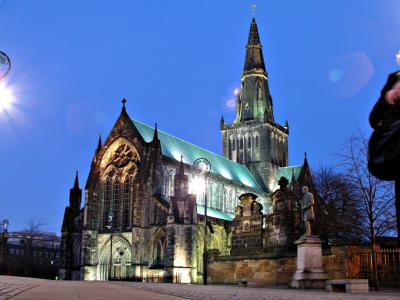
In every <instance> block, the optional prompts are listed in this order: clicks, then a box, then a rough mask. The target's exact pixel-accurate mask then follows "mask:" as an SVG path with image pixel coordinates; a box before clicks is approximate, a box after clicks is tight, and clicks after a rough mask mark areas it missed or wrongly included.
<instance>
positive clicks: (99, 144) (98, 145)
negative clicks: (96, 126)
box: [96, 134, 103, 152]
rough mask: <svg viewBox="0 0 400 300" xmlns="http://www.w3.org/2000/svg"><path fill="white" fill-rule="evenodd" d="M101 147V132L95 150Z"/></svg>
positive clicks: (97, 150)
mask: <svg viewBox="0 0 400 300" xmlns="http://www.w3.org/2000/svg"><path fill="white" fill-rule="evenodd" d="M101 147H103V144H102V142H101V134H100V136H99V142H98V143H97V149H96V152H99V151H100V150H101Z"/></svg>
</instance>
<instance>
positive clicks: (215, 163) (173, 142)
mask: <svg viewBox="0 0 400 300" xmlns="http://www.w3.org/2000/svg"><path fill="white" fill-rule="evenodd" d="M132 121H133V123H134V124H135V126H136V128H137V129H138V130H139V132H140V134H141V135H142V137H143V139H144V140H145V141H146V142H150V141H151V140H152V139H153V135H154V128H153V127H150V126H148V125H146V124H143V123H141V122H138V121H136V120H132ZM158 138H159V140H160V143H161V150H162V153H163V155H165V156H168V157H171V158H173V159H175V160H178V161H180V160H181V155H182V156H183V162H184V163H186V164H189V165H192V164H193V162H194V161H195V160H196V159H198V158H201V157H204V158H206V159H208V160H209V161H210V163H211V172H212V173H214V174H217V175H221V176H223V177H225V178H227V179H230V180H233V181H236V182H239V183H242V184H244V185H246V186H249V187H252V188H255V189H257V190H259V191H262V189H261V188H260V186H259V185H258V183H257V181H256V180H255V179H254V177H253V176H252V175H251V173H250V171H249V170H248V169H247V167H246V166H244V165H241V164H238V163H235V162H233V161H231V160H229V159H227V158H225V157H222V156H220V155H218V154H215V153H212V152H210V151H208V150H205V149H203V148H200V147H198V146H196V145H193V144H191V143H189V142H186V141H184V140H181V139H179V138H177V137H174V136H172V135H170V134H168V133H166V132H163V131H161V130H158Z"/></svg>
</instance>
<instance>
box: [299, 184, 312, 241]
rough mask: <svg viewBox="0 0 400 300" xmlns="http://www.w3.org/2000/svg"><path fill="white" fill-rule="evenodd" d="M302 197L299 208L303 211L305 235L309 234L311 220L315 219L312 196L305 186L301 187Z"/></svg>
mask: <svg viewBox="0 0 400 300" xmlns="http://www.w3.org/2000/svg"><path fill="white" fill-rule="evenodd" d="M301 190H302V192H303V198H301V209H302V212H303V214H302V215H303V222H304V226H305V228H306V236H311V222H313V221H314V220H315V213H314V203H315V201H314V196H313V194H311V193H310V192H309V191H308V187H307V186H303V187H302V189H301Z"/></svg>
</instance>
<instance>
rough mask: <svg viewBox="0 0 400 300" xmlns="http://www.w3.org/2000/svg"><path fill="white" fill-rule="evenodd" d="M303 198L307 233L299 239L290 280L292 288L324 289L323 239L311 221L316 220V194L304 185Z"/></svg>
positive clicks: (302, 203)
mask: <svg viewBox="0 0 400 300" xmlns="http://www.w3.org/2000/svg"><path fill="white" fill-rule="evenodd" d="M302 191H303V198H302V199H301V208H302V217H303V222H304V226H305V229H306V233H305V234H304V235H302V236H301V237H300V239H298V240H297V241H296V242H295V244H296V245H297V270H296V272H295V273H294V274H293V279H292V281H291V282H290V286H291V287H292V288H301V289H324V288H325V280H326V279H327V276H326V273H325V272H324V270H323V268H322V248H321V244H322V242H321V239H320V238H319V237H318V236H316V235H312V232H311V223H312V222H313V221H314V220H315V213H314V204H315V201H314V196H313V194H312V193H310V192H309V191H308V187H307V186H303V188H302Z"/></svg>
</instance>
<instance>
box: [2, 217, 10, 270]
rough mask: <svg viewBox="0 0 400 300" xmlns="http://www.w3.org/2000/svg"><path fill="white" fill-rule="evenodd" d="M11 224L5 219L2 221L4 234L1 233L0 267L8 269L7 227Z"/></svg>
mask: <svg viewBox="0 0 400 300" xmlns="http://www.w3.org/2000/svg"><path fill="white" fill-rule="evenodd" d="M9 224H10V221H8V220H7V219H4V220H3V221H2V222H1V227H2V235H1V245H0V246H1V248H0V267H1V269H4V271H6V266H5V264H6V256H7V228H8V225H9Z"/></svg>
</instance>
